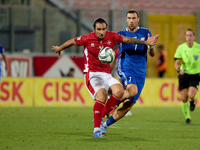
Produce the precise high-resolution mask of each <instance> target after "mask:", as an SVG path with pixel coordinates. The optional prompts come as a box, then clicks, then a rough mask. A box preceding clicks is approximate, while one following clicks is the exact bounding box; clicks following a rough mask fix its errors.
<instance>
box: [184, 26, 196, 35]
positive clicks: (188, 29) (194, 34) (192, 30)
mask: <svg viewBox="0 0 200 150" xmlns="http://www.w3.org/2000/svg"><path fill="white" fill-rule="evenodd" d="M187 31H192V32H193V35H194V36H195V33H194V31H193V30H192V29H190V28H188V29H187V30H186V31H185V33H186V32H187Z"/></svg>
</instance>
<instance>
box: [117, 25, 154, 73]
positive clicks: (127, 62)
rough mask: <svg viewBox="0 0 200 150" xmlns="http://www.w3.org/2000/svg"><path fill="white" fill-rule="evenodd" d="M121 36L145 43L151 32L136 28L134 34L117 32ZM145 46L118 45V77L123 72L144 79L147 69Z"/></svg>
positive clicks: (124, 31)
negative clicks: (129, 72)
mask: <svg viewBox="0 0 200 150" xmlns="http://www.w3.org/2000/svg"><path fill="white" fill-rule="evenodd" d="M118 33H119V34H120V35H122V36H128V37H133V38H137V39H139V40H143V41H146V40H147V39H148V34H150V36H151V32H150V31H149V30H148V29H146V28H141V27H138V29H137V31H136V32H135V33H132V32H130V31H128V29H125V30H123V31H119V32H118ZM147 49H148V48H147V46H146V45H141V44H127V43H120V44H119V56H118V68H117V70H118V75H119V76H122V74H123V71H131V72H132V73H133V74H134V75H135V76H137V77H146V69H147V68H146V67H147Z"/></svg>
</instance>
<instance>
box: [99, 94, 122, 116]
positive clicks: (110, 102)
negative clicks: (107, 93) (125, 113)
mask: <svg viewBox="0 0 200 150" xmlns="http://www.w3.org/2000/svg"><path fill="white" fill-rule="evenodd" d="M119 101H120V98H118V97H117V96H115V95H112V96H111V97H110V98H109V99H108V100H107V102H106V105H105V106H104V108H103V112H102V118H104V116H105V115H106V114H108V113H109V112H110V111H111V110H113V109H114V108H115V107H116V105H117V103H118V102H119Z"/></svg>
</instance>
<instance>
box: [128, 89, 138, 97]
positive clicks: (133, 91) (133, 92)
mask: <svg viewBox="0 0 200 150" xmlns="http://www.w3.org/2000/svg"><path fill="white" fill-rule="evenodd" d="M137 94H138V91H137V89H136V90H130V91H129V98H132V97H134V96H135V95H137Z"/></svg>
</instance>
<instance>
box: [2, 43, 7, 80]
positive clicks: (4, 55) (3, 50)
mask: <svg viewBox="0 0 200 150" xmlns="http://www.w3.org/2000/svg"><path fill="white" fill-rule="evenodd" d="M0 54H1V55H2V59H3V60H4V62H5V69H6V71H7V70H8V69H7V68H8V67H7V59H6V54H5V49H4V48H3V47H2V46H1V45H0ZM0 82H1V60H0Z"/></svg>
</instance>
